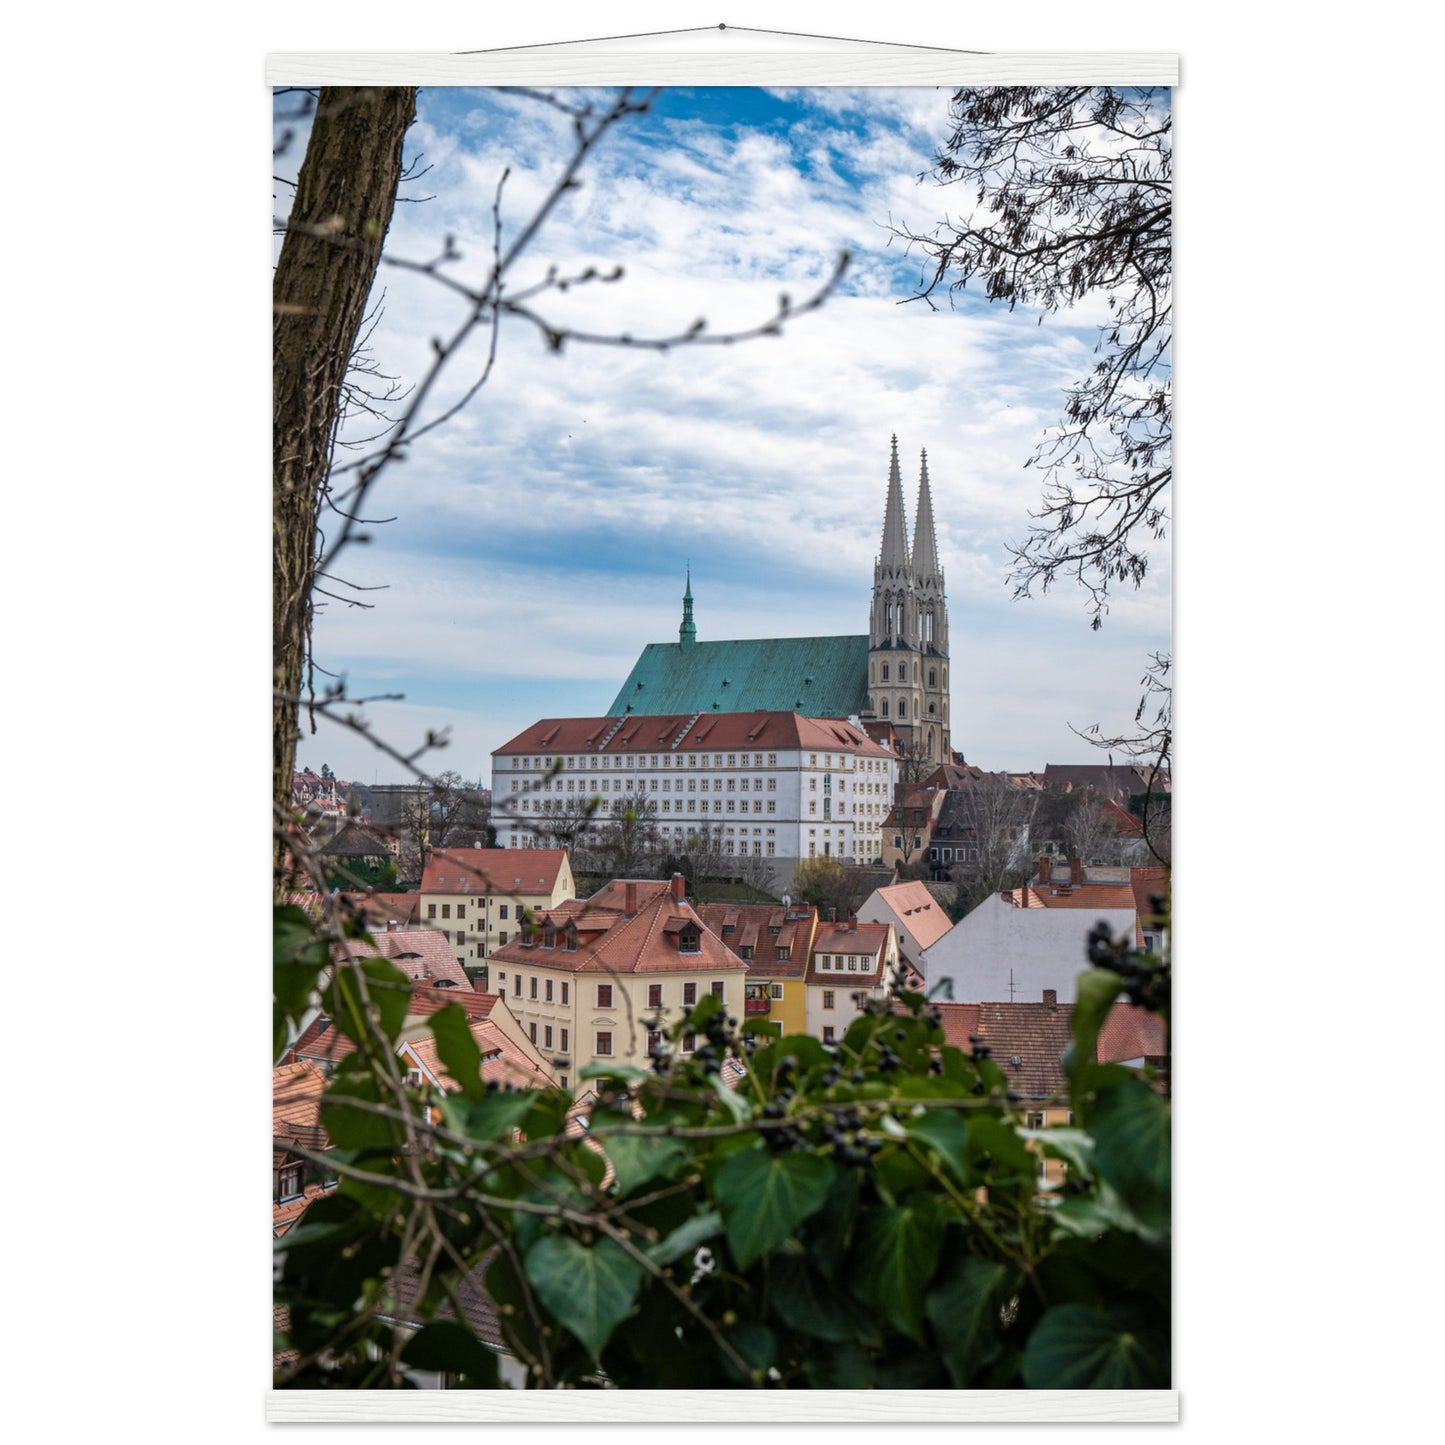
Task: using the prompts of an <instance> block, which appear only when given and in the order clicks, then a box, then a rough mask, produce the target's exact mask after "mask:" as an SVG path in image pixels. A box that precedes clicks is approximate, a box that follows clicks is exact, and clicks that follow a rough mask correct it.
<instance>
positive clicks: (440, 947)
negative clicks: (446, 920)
mask: <svg viewBox="0 0 1445 1445" xmlns="http://www.w3.org/2000/svg"><path fill="white" fill-rule="evenodd" d="M371 938H372V941H371V943H367V942H366V941H365V940H363V939H353V940H351V942H350V943H349V944H348V952H349V953H350V955H351V957H352V958H385V959H388V960H389V961H390V962H392V963H394V964H395V965H396V966H397V967H398V968H399V969H400V970H401V971H402V972H403V973H404V974H405V975H406V976H407V977H408V978H409V979H411V980H412V981H413V982H414V983H427V984H432V983H435V982H436V981H438V980H440V979H448V980H450V982H451V983H452V985H453V986H454V987H455V988H456V991H457V992H458V993H462V992H464V991H468V990H470V989H471V986H472V985H471V981H470V980H469V979H468V978H467V974H466V970H465V969H464V968H463V967H462V966H461V964H460V963H458V962H457V956H456V954H455V953H453V952H452V946H451V944H449V943H448V942H447V941H446V938H445V937H444V936H443V935H442V934H440V933H438V932H437V931H436V929H434V928H398V929H396V930H394V931H393V930H390V929H383V930H380V931H378V932H376V933H373V934H372V935H371Z"/></svg>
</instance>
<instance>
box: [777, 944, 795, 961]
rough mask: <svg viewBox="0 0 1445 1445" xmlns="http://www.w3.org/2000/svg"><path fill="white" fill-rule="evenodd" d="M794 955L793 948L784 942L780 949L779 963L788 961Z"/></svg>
mask: <svg viewBox="0 0 1445 1445" xmlns="http://www.w3.org/2000/svg"><path fill="white" fill-rule="evenodd" d="M792 956H793V950H792V949H791V948H789V947H788V946H787V945H786V944H784V945H783V947H782V948H780V949H779V950H778V962H779V963H787V962H788V960H789V959H791V958H792Z"/></svg>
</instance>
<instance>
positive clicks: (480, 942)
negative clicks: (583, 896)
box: [417, 848, 576, 972]
mask: <svg viewBox="0 0 1445 1445" xmlns="http://www.w3.org/2000/svg"><path fill="white" fill-rule="evenodd" d="M575 891H576V885H575V883H574V882H573V880H572V864H571V862H570V860H569V859H568V857H567V850H566V849H565V848H537V849H534V850H532V852H530V853H528V854H527V856H526V857H525V858H521V857H519V856H518V855H517V854H516V853H514V852H512V851H510V849H509V848H439V849H437V850H436V851H435V852H433V853H432V854H431V856H430V857H429V858H428V859H427V864H426V868H425V869H424V870H423V873H422V880H421V888H420V903H419V905H418V908H417V914H418V917H419V921H420V922H421V923H423V924H424V925H425V926H426V927H427V928H434V929H436V930H438V931H439V932H441V933H443V934H445V935H446V938H447V942H448V943H450V944H451V946H452V951H453V953H455V954H456V957H457V959H458V961H459V962H460V963H461V964H462V965H463V966H464V967H470V968H471V969H472V970H473V972H476V971H477V970H478V969H479V968H480V967H481V965H482V962H483V961H484V960H485V959H486V958H488V957H489V956H490V955H491V954H492V953H493V952H495V951H496V950H497V949H498V948H500V947H501V946H502V944H504V943H507V942H508V941H509V940H511V939H513V938H515V937H516V936H517V933H518V932H519V931H520V928H521V924H522V919H523V917H524V916H525V914H526V912H527V910H528V909H531V910H532V911H534V912H535V911H536V910H537V909H541V908H552V907H554V906H555V905H556V904H558V903H560V902H561V901H562V900H563V899H564V898H570V897H571V896H572V894H573V893H574V892H575Z"/></svg>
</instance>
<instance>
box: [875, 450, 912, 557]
mask: <svg viewBox="0 0 1445 1445" xmlns="http://www.w3.org/2000/svg"><path fill="white" fill-rule="evenodd" d="M878 562H879V565H880V566H882V567H883V568H885V569H888V568H895V569H897V570H898V571H899V572H906V571H907V570H908V526H907V523H906V522H905V521H904V519H903V481H902V479H901V478H900V476H899V474H898V438H897V437H896V436H895V437H894V438H893V458H892V460H891V461H890V462H889V464H888V506H887V508H886V510H885V511H884V513H883V546H882V549H881V551H880V552H879V554H878Z"/></svg>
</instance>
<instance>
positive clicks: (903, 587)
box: [868, 436, 952, 771]
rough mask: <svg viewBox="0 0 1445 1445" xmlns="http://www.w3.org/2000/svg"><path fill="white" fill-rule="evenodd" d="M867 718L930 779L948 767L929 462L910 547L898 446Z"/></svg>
mask: <svg viewBox="0 0 1445 1445" xmlns="http://www.w3.org/2000/svg"><path fill="white" fill-rule="evenodd" d="M868 710H869V713H870V714H871V716H873V717H875V718H877V719H879V720H880V721H884V722H888V723H891V724H892V725H893V728H894V729H895V731H896V732H897V733H898V735H899V736H900V738H902V739H903V741H904V743H905V745H906V746H907V748H908V751H909V755H910V757H913V758H917V759H921V760H922V761H923V762H924V763H926V765H927V770H928V771H931V770H932V769H933V768H934V767H936V766H938V764H940V763H945V762H949V761H951V758H952V754H951V752H950V737H949V720H948V610H947V603H946V600H945V598H944V591H943V568H942V567H940V566H939V564H938V546H937V542H936V540H935V538H934V532H933V496H932V493H931V491H930V489H929V482H928V454H927V453H926V452H925V453H924V454H923V464H922V469H921V472H920V474H919V479H918V508H917V511H916V512H915V514H914V537H913V546H912V548H911V549H910V547H909V545H908V526H907V522H906V520H905V518H904V515H903V481H902V477H901V476H900V474H899V469H898V438H897V437H896V436H895V437H894V438H893V442H892V455H891V457H890V459H889V465H888V500H887V502H886V504H885V506H884V512H883V540H882V544H881V546H880V547H879V552H878V558H877V560H876V561H875V562H874V564H873V608H872V613H871V616H870V622H869V628H868Z"/></svg>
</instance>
